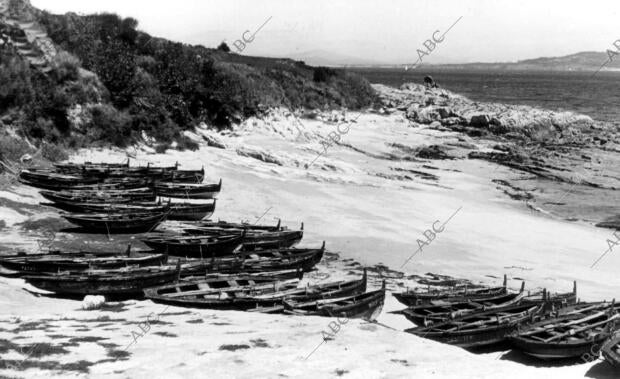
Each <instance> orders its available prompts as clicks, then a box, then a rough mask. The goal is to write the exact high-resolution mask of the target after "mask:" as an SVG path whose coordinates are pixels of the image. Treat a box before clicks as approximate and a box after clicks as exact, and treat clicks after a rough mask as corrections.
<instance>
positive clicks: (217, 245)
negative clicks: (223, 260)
mask: <svg viewBox="0 0 620 379" xmlns="http://www.w3.org/2000/svg"><path fill="white" fill-rule="evenodd" d="M244 237H245V236H244V234H240V235H236V234H234V235H219V236H206V237H148V238H145V239H143V240H142V242H144V243H145V244H146V245H147V246H148V247H150V248H152V249H154V250H156V251H159V252H165V253H168V254H170V255H175V256H180V257H188V258H189V257H191V258H210V257H218V256H224V255H230V254H232V252H233V251H235V249H237V248H238V247H239V246H241V243H242V242H243V238H244Z"/></svg>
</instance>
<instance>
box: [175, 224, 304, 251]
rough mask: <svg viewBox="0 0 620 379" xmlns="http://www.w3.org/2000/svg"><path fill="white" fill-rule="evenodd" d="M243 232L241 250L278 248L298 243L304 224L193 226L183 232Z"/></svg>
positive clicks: (194, 233) (302, 233)
mask: <svg viewBox="0 0 620 379" xmlns="http://www.w3.org/2000/svg"><path fill="white" fill-rule="evenodd" d="M243 232H245V238H244V239H243V250H246V251H251V250H258V249H279V248H287V247H291V246H294V245H295V244H297V243H299V242H300V241H301V240H302V238H303V236H304V225H303V223H302V224H301V230H279V231H264V230H249V231H248V230H245V229H236V228H230V227H229V228H219V227H194V228H186V229H184V231H183V233H184V234H189V235H207V236H209V235H211V236H217V235H226V234H241V233H243Z"/></svg>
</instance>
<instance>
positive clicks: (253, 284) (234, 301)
mask: <svg viewBox="0 0 620 379" xmlns="http://www.w3.org/2000/svg"><path fill="white" fill-rule="evenodd" d="M278 279H279V278H276V277H272V276H269V275H264V274H262V275H248V274H235V275H217V276H207V277H205V278H204V279H201V280H193V281H181V282H178V283H174V284H169V285H164V286H158V287H154V288H146V289H145V290H144V295H145V297H146V298H148V299H150V300H152V301H154V302H156V303H162V304H171V305H175V306H183V307H195V308H212V309H236V310H243V309H249V308H256V307H257V306H263V305H268V306H270V305H272V303H273V301H267V302H265V304H263V303H261V302H260V300H254V299H253V297H255V296H260V295H265V294H269V293H275V292H278V291H285V290H289V289H293V288H296V287H297V285H298V283H299V281H298V280H297V279H293V280H284V281H281V280H278Z"/></svg>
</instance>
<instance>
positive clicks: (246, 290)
mask: <svg viewBox="0 0 620 379" xmlns="http://www.w3.org/2000/svg"><path fill="white" fill-rule="evenodd" d="M218 224H221V225H224V223H222V222H220V223H218ZM225 225H226V226H227V227H230V226H231V225H233V224H225ZM244 226H246V225H244ZM247 227H248V228H250V227H251V225H247ZM248 228H246V229H248ZM264 232H265V233H270V232H268V231H264ZM255 241H256V240H255ZM251 245H252V244H251ZM324 252H325V244H323V246H321V248H318V249H300V248H293V247H289V248H274V249H262V248H255V247H254V246H252V247H251V249H250V250H249V251H246V249H245V248H244V247H243V244H241V245H240V246H239V248H238V249H235V251H234V253H232V254H221V255H220V254H212V255H211V257H210V258H207V257H203V258H200V259H192V258H189V259H187V258H181V257H175V258H174V259H175V262H171V261H169V258H170V257H169V255H168V253H158V252H157V251H132V250H131V249H130V248H128V249H127V251H126V252H125V253H123V254H115V253H112V252H97V253H95V252H75V253H67V252H60V251H55V252H49V253H48V254H35V255H32V254H17V255H12V256H4V257H2V258H0V274H2V275H5V276H13V277H21V278H23V279H24V280H25V281H26V282H28V283H29V284H31V285H33V286H34V287H37V288H39V289H42V290H45V291H50V292H53V293H54V294H55V295H54V296H60V297H69V298H81V297H83V296H85V295H104V296H106V297H107V298H122V299H126V298H147V299H151V300H153V301H154V302H158V303H164V304H170V305H176V306H182V307H195V308H209V309H230V310H244V311H254V312H265V313H290V314H300V315H301V314H307V315H319V316H328V317H330V316H337V317H349V318H356V317H364V318H368V319H374V318H375V317H377V316H378V314H379V313H380V312H381V309H382V306H383V302H384V299H385V286H384V287H383V288H381V289H378V290H375V291H368V292H367V291H366V289H367V275H366V273H365V272H364V274H363V276H362V277H361V278H358V279H354V280H343V281H336V282H331V283H322V284H314V285H310V284H306V285H301V283H302V282H301V280H302V279H303V275H304V273H306V272H309V271H311V270H312V269H313V268H314V267H315V266H316V264H318V263H319V262H320V261H321V259H322V257H323V255H324ZM171 259H172V258H171Z"/></svg>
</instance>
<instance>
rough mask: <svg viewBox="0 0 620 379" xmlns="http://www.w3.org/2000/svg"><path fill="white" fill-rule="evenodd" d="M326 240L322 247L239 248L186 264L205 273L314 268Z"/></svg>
mask: <svg viewBox="0 0 620 379" xmlns="http://www.w3.org/2000/svg"><path fill="white" fill-rule="evenodd" d="M324 251H325V243H323V247H322V248H320V249H281V250H276V251H274V250H268V251H258V252H252V253H245V252H240V253H238V254H235V255H232V256H223V257H213V258H211V259H205V260H201V261H198V262H191V263H188V264H187V265H184V266H183V273H184V274H185V273H188V275H190V274H192V275H196V274H204V273H213V272H219V273H237V272H247V273H256V272H272V271H280V270H301V271H303V272H308V271H311V270H312V269H313V268H314V266H316V265H317V264H318V263H319V262H320V261H321V259H322V258H323V253H324Z"/></svg>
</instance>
